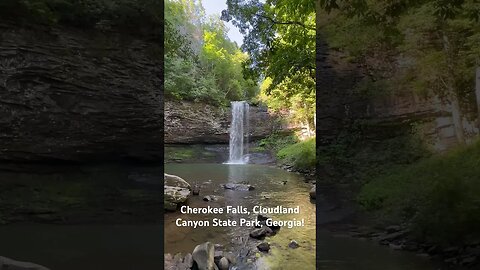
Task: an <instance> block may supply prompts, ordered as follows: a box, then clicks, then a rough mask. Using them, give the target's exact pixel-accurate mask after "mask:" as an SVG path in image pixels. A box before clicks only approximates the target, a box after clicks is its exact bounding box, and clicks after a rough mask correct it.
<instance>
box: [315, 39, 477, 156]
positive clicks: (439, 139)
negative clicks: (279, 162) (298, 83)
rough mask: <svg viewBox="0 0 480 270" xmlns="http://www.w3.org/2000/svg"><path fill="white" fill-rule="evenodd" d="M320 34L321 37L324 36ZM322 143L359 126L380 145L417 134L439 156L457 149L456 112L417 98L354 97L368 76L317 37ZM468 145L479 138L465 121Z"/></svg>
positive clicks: (435, 101) (411, 95)
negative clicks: (425, 140) (361, 125)
mask: <svg viewBox="0 0 480 270" xmlns="http://www.w3.org/2000/svg"><path fill="white" fill-rule="evenodd" d="M319 32H320V31H319ZM316 62H317V69H318V70H317V102H318V106H317V137H318V140H317V142H320V143H324V144H328V143H329V142H331V141H332V140H334V139H335V138H336V137H337V136H338V135H339V134H340V133H341V132H342V131H343V130H345V128H346V127H348V126H349V125H351V124H352V123H353V122H355V121H358V120H360V121H363V122H364V123H367V124H368V127H369V128H368V129H366V130H364V131H365V132H366V133H368V134H365V135H367V137H370V138H372V139H374V140H376V141H378V140H382V139H388V138H393V137H395V136H399V135H401V134H405V132H409V131H410V130H412V128H413V127H414V126H415V128H416V132H419V133H420V134H419V135H421V136H423V137H424V138H426V139H427V140H428V143H430V144H431V145H432V146H433V149H434V150H436V151H444V150H447V149H449V148H451V147H453V146H455V145H457V139H456V135H455V128H454V125H453V119H452V113H451V108H450V107H449V105H448V104H446V103H444V102H442V101H441V100H440V99H438V98H436V97H434V96H431V97H420V96H418V95H415V94H414V93H413V92H408V93H392V94H389V95H383V96H377V97H366V96H362V95H361V94H358V93H356V92H355V88H356V86H357V84H358V83H359V82H360V80H361V79H362V78H363V77H364V76H365V74H363V68H362V67H361V66H360V65H357V64H355V63H351V62H349V61H347V60H346V57H345V56H344V55H343V54H342V53H341V52H339V51H335V50H332V49H331V48H329V46H328V42H327V41H326V40H325V39H324V38H323V37H322V35H318V36H317V57H316ZM463 126H464V129H465V132H466V135H467V140H471V139H472V138H473V137H474V135H475V134H476V133H477V132H478V129H477V128H476V127H475V123H474V121H473V120H469V119H466V118H464V119H463Z"/></svg>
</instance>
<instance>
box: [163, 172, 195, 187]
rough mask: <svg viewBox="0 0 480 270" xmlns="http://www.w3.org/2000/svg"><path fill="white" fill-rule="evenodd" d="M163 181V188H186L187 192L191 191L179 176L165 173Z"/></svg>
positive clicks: (188, 185)
mask: <svg viewBox="0 0 480 270" xmlns="http://www.w3.org/2000/svg"><path fill="white" fill-rule="evenodd" d="M163 179H164V182H165V186H172V187H181V188H187V189H188V190H192V187H191V186H190V184H189V183H188V182H187V181H185V180H184V179H183V178H181V177H179V176H176V175H173V174H166V173H165V174H163Z"/></svg>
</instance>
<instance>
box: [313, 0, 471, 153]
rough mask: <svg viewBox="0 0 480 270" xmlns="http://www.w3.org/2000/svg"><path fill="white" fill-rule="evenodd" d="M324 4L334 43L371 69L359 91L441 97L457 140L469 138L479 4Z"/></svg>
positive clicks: (327, 0) (325, 26)
mask: <svg viewBox="0 0 480 270" xmlns="http://www.w3.org/2000/svg"><path fill="white" fill-rule="evenodd" d="M320 2H321V3H322V7H323V9H321V10H320V14H319V22H318V24H319V27H320V29H321V31H322V33H323V34H324V35H325V37H326V39H327V41H328V43H329V46H331V47H332V48H335V49H340V50H342V51H343V52H346V53H347V55H348V56H349V57H350V58H351V59H352V60H355V61H356V62H358V63H360V64H361V65H362V66H363V68H364V69H365V71H366V72H365V73H366V76H365V77H364V78H363V81H362V82H361V83H360V84H359V87H358V90H359V92H361V93H368V94H373V95H378V94H382V92H383V93H385V92H397V93H398V92H406V91H407V92H408V91H414V92H416V93H417V94H421V95H425V96H436V97H438V98H439V99H441V100H442V101H444V102H445V103H446V104H448V105H449V106H450V107H451V113H452V119H453V122H454V125H455V133H456V136H457V139H458V141H459V143H461V144H463V143H465V131H464V126H463V118H470V119H472V118H474V119H475V118H477V117H478V115H477V113H476V106H477V105H476V100H475V69H476V67H477V66H478V65H479V61H480V50H479V48H478V44H479V42H480V23H479V16H480V15H479V14H480V4H479V3H478V1H476V0H460V1H437V0H426V1H409V0H401V1H383V0H382V1H354V2H350V1H341V0H322V1H320ZM472 112H473V113H472ZM472 114H473V115H472Z"/></svg>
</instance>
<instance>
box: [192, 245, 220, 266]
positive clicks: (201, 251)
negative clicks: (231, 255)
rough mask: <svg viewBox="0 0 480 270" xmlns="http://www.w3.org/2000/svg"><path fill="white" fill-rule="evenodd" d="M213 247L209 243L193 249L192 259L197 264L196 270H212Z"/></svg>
mask: <svg viewBox="0 0 480 270" xmlns="http://www.w3.org/2000/svg"><path fill="white" fill-rule="evenodd" d="M214 256H215V247H214V245H213V244H212V243H210V242H205V243H203V244H200V245H198V246H196V247H195V249H194V250H193V253H192V258H193V260H194V261H195V263H196V264H197V267H198V270H213V269H215V263H214Z"/></svg>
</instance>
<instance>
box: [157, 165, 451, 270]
mask: <svg viewBox="0 0 480 270" xmlns="http://www.w3.org/2000/svg"><path fill="white" fill-rule="evenodd" d="M165 172H166V173H170V174H175V175H178V176H180V177H182V178H184V179H186V180H187V181H188V182H190V183H198V184H200V185H201V186H202V189H201V193H200V196H193V197H192V198H191V199H190V200H189V205H190V206H192V207H206V206H208V205H210V206H218V207H224V206H226V205H233V206H238V205H241V206H245V207H247V208H250V209H251V208H252V207H253V206H255V205H260V206H263V207H274V206H277V205H282V206H285V207H294V206H300V214H288V215H275V214H271V215H269V216H271V217H273V218H274V219H280V220H287V219H292V218H296V219H297V220H298V219H304V220H305V226H303V227H295V228H292V229H288V228H285V227H283V228H281V229H280V231H279V232H278V233H277V234H276V235H274V236H272V237H267V238H266V239H265V241H267V242H269V243H270V244H271V250H270V252H269V254H268V255H265V254H262V255H260V256H257V258H258V259H257V261H256V265H255V269H275V270H282V269H285V270H287V269H315V263H316V260H317V261H318V268H317V269H326V270H351V269H358V270H363V269H365V270H377V269H378V270H386V269H387V270H405V269H409V270H438V269H446V268H444V266H442V265H440V264H437V263H435V262H432V261H430V260H429V259H428V258H424V257H420V256H417V255H415V254H413V253H408V252H400V251H393V250H391V249H389V248H386V247H384V246H380V245H378V244H376V243H374V242H371V241H367V240H359V239H354V238H350V237H345V236H340V235H334V234H332V233H330V232H328V231H319V236H320V238H319V239H318V246H317V245H316V226H315V219H316V216H315V207H316V206H315V202H314V201H311V200H310V198H309V194H308V192H309V190H310V188H311V186H310V184H308V183H306V182H305V181H304V179H303V177H302V176H301V175H298V174H295V173H290V172H286V171H284V170H281V169H278V168H275V167H271V166H263V165H227V164H167V165H166V167H165ZM244 181H246V182H248V183H249V184H251V185H253V186H254V187H255V189H254V190H251V191H232V190H225V189H223V188H222V187H221V184H225V183H232V182H233V183H238V182H244ZM205 195H216V196H220V199H219V200H218V201H215V202H206V201H203V200H202V198H203V197H204V196H205ZM246 216H248V215H227V214H223V215H217V216H215V217H220V218H231V219H239V218H242V217H246ZM254 216H255V214H250V218H252V217H254ZM178 218H182V219H185V220H204V219H209V218H212V216H211V215H198V214H182V213H179V212H178V211H177V212H175V213H168V214H166V216H165V235H166V237H165V252H166V253H172V254H175V253H178V252H180V253H183V254H185V253H189V252H192V250H193V249H194V247H195V246H196V245H198V244H200V243H203V242H206V241H210V242H213V243H216V244H221V245H224V246H225V247H226V248H227V249H233V250H234V249H237V248H239V247H238V244H237V241H236V239H238V238H239V237H242V238H247V239H248V233H249V232H250V231H251V230H252V228H251V227H202V228H195V229H194V228H191V227H178V226H176V224H175V221H176V219H178ZM320 218H321V217H320ZM291 240H295V241H297V242H298V243H299V244H300V247H299V248H297V249H291V248H289V247H288V243H289V242H290V241H291ZM248 241H249V242H248V243H247V245H250V248H251V249H253V250H255V246H256V245H257V244H258V243H260V241H258V240H254V239H251V238H250V239H249V240H248ZM317 249H318V250H319V254H320V256H319V257H318V258H316V251H317Z"/></svg>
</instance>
